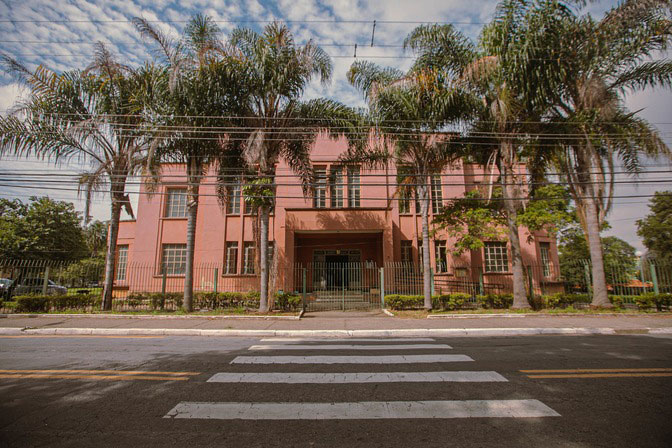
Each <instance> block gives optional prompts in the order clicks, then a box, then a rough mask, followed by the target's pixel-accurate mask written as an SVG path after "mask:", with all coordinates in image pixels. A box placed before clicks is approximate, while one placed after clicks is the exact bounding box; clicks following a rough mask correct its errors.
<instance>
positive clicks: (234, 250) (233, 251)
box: [224, 241, 238, 274]
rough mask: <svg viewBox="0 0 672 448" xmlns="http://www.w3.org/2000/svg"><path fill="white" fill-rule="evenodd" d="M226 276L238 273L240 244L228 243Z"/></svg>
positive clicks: (235, 242)
mask: <svg viewBox="0 0 672 448" xmlns="http://www.w3.org/2000/svg"><path fill="white" fill-rule="evenodd" d="M224 273H225V274H237V273H238V242H237V241H229V242H227V243H226V265H225V266H224Z"/></svg>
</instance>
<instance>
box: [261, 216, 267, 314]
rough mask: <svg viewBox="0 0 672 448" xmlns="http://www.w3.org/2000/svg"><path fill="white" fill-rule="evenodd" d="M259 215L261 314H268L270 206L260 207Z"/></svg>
mask: <svg viewBox="0 0 672 448" xmlns="http://www.w3.org/2000/svg"><path fill="white" fill-rule="evenodd" d="M259 213H260V217H261V219H260V221H261V223H260V229H259V234H260V235H259V250H260V251H261V253H260V254H259V265H260V266H259V270H260V276H259V277H260V279H259V280H260V285H259V312H261V313H266V312H268V221H269V209H268V206H266V205H263V206H261V207H259Z"/></svg>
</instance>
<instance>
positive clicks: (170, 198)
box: [116, 138, 558, 291]
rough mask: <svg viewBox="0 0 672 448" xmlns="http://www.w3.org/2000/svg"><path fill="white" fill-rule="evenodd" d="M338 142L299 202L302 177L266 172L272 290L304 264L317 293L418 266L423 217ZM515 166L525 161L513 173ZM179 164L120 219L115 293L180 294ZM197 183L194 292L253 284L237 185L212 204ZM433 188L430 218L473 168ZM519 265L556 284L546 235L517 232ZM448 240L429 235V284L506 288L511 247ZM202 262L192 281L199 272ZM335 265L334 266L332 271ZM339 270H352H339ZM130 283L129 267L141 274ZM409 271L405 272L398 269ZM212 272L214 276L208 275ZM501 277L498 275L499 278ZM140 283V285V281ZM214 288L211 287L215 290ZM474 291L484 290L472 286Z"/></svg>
mask: <svg viewBox="0 0 672 448" xmlns="http://www.w3.org/2000/svg"><path fill="white" fill-rule="evenodd" d="M346 147H347V145H346V143H345V141H332V140H329V139H326V138H320V139H318V141H317V142H316V143H315V146H314V149H313V151H312V152H311V159H312V163H313V167H314V169H315V170H316V173H317V174H318V176H317V178H318V180H317V186H316V188H315V196H314V197H310V198H306V197H304V195H303V192H302V188H301V183H300V180H299V179H298V178H297V176H295V175H293V173H292V171H291V169H290V168H289V167H288V166H287V165H286V164H284V163H279V164H278V165H277V167H276V179H275V182H276V184H277V189H276V205H275V207H274V211H273V213H272V214H271V218H270V227H269V228H270V230H269V244H270V247H269V251H270V253H271V255H272V260H273V268H272V274H271V281H272V283H273V285H272V288H273V287H274V288H275V289H276V290H277V289H282V290H286V291H289V290H297V289H298V285H299V284H300V283H301V282H302V281H303V280H302V279H299V278H298V277H297V275H298V274H297V272H296V269H297V267H299V268H300V267H301V266H304V267H305V266H310V267H311V270H310V271H309V274H308V277H309V278H308V279H307V280H306V282H307V283H309V284H310V285H311V287H313V288H315V289H328V288H329V287H331V286H338V287H339V288H346V289H350V288H355V287H358V288H361V287H363V286H364V284H365V283H366V280H365V279H366V277H367V276H372V275H374V274H372V273H373V272H374V271H370V273H367V272H369V270H375V271H376V272H377V270H378V269H379V268H380V267H383V266H392V267H394V266H397V267H398V266H406V267H409V266H416V267H417V266H419V265H420V264H421V257H422V250H423V249H424V248H423V247H422V232H421V216H420V213H419V207H418V206H417V204H416V202H415V200H414V199H413V198H412V197H411V198H405V197H403V196H401V197H400V196H399V195H398V194H397V193H396V192H397V172H396V170H395V167H394V166H388V167H387V168H384V169H375V170H366V169H363V168H360V167H353V166H349V167H344V166H342V165H341V164H340V163H339V160H338V158H339V155H340V154H341V153H342V152H343V151H345V150H346ZM520 169H521V170H524V166H521V167H520ZM184 174H185V167H184V166H180V165H165V166H164V167H163V169H162V183H161V185H160V188H159V190H157V191H155V192H154V194H152V195H149V194H144V193H147V192H146V188H145V187H144V186H143V187H142V190H141V193H143V194H140V198H139V203H138V210H137V219H136V220H134V221H124V222H122V224H121V228H120V233H119V240H118V250H119V252H118V253H119V257H118V263H117V264H118V266H117V275H116V277H117V282H116V283H117V286H118V288H121V289H124V288H127V289H130V290H149V289H150V288H149V287H147V283H148V282H153V285H154V286H152V287H151V289H157V286H156V285H157V284H158V283H160V282H162V281H163V282H164V289H165V282H166V281H167V280H166V277H167V278H168V282H170V284H171V285H172V287H171V289H173V290H179V288H180V279H181V278H182V277H183V274H184V267H185V260H186V226H187V219H186V209H187V197H186V178H185V176H184ZM209 174H211V175H212V176H208V177H205V178H204V180H203V184H202V186H201V189H200V200H199V208H198V219H197V224H196V246H195V265H196V267H197V271H196V274H195V284H194V286H195V288H196V289H197V290H201V289H202V290H208V289H212V287H213V286H215V288H216V289H218V290H220V291H225V290H249V289H256V288H258V276H257V275H256V272H255V256H256V252H255V250H256V249H255V246H256V244H255V238H254V235H255V232H254V230H255V221H256V219H257V218H256V217H255V216H254V214H253V213H252V210H251V207H249V206H247V205H246V203H245V201H244V198H242V191H241V188H240V187H233V188H232V195H231V196H230V198H229V200H228V201H227V203H226V205H225V206H222V205H221V204H220V202H219V201H218V198H217V192H216V180H215V177H214V174H215V173H214V172H210V173H209ZM431 181H432V185H431V210H430V221H431V219H432V216H433V215H434V214H435V213H437V212H438V211H439V209H440V208H441V205H442V204H443V202H444V201H446V200H447V199H451V198H460V197H463V196H464V193H465V192H466V191H468V190H470V189H473V188H477V187H478V184H479V183H486V179H484V173H483V170H482V169H481V168H480V167H479V166H477V165H472V164H463V163H457V164H455V165H454V166H452V167H450V168H449V169H447V170H446V171H445V172H443V173H441V174H440V175H436V176H433V177H432V179H431ZM519 235H520V240H521V244H522V252H523V260H524V264H525V265H526V266H530V267H531V266H534V267H535V269H534V271H532V270H530V271H528V272H529V274H530V275H529V277H530V278H529V281H533V282H536V285H539V286H542V287H543V286H544V285H545V286H546V287H552V286H553V284H554V283H555V282H557V266H558V255H557V247H556V242H555V239H554V238H552V237H549V236H548V235H547V234H546V233H544V232H534V233H533V234H530V232H528V231H527V229H524V228H520V229H519ZM452 245H453V240H451V238H450V237H448V236H447V235H446V234H444V233H441V232H438V233H436V234H435V235H433V236H432V238H431V242H430V247H429V248H428V249H429V251H430V259H431V265H432V271H433V274H434V277H435V283H436V284H437V285H441V284H444V285H450V284H451V282H452V283H456V282H471V283H473V284H476V283H479V282H480V283H481V284H483V283H484V284H486V285H487V284H493V283H497V282H499V283H498V284H503V283H504V282H507V281H508V282H510V277H511V254H510V245H509V244H508V243H507V242H505V241H491V242H488V243H487V244H486V246H485V248H483V249H482V250H479V251H471V252H467V253H463V254H461V255H460V256H459V257H453V256H452V255H451V249H452ZM199 266H201V267H203V266H209V267H210V268H209V269H208V270H207V273H205V272H206V271H203V272H204V273H202V274H199V271H198V267H199ZM338 266H341V268H338ZM343 266H348V269H353V268H352V267H353V266H359V267H358V268H356V269H358V272H354V273H353V272H346V271H345V270H344V269H345V268H344V267H343ZM140 267H144V268H142V269H143V271H142V275H136V277H137V279H136V280H134V279H133V278H131V277H133V275H132V273H131V271H132V270H133V269H136V270H138V269H141V268H140ZM404 269H407V268H404ZM215 277H216V279H215ZM507 279H508V280H507ZM140 283H142V285H141V284H140ZM213 284H214V285H213ZM481 290H482V289H481Z"/></svg>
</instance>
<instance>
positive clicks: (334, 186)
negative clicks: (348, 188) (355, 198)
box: [329, 166, 343, 208]
mask: <svg viewBox="0 0 672 448" xmlns="http://www.w3.org/2000/svg"><path fill="white" fill-rule="evenodd" d="M329 180H330V182H329V183H330V190H331V207H332V208H336V207H343V169H342V168H341V167H340V166H337V167H332V168H331V175H330V179H329Z"/></svg>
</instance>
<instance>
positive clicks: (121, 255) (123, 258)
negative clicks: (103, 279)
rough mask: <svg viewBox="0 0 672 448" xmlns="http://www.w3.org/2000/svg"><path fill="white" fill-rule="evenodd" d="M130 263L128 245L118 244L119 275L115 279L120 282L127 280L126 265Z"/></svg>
mask: <svg viewBox="0 0 672 448" xmlns="http://www.w3.org/2000/svg"><path fill="white" fill-rule="evenodd" d="M127 265H128V246H117V275H115V276H114V279H115V280H117V281H120V282H123V281H124V280H126V266H127Z"/></svg>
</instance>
